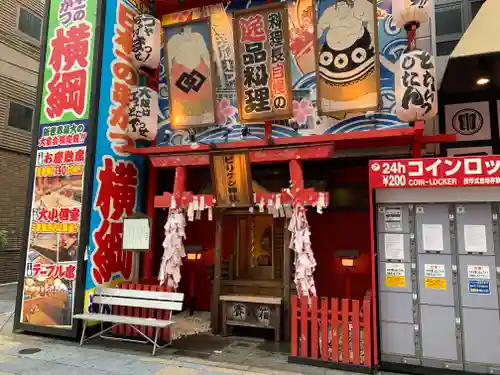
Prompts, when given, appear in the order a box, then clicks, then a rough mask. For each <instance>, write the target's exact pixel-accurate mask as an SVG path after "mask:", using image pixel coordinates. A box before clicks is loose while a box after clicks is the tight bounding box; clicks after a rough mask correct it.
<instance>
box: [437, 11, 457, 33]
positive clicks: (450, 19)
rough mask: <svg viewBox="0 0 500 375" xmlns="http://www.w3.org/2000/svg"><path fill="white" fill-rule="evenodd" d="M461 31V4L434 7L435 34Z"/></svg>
mask: <svg viewBox="0 0 500 375" xmlns="http://www.w3.org/2000/svg"><path fill="white" fill-rule="evenodd" d="M462 32H463V30H462V6H461V5H460V4H455V5H448V6H439V7H436V34H437V36H443V35H449V34H461V33H462Z"/></svg>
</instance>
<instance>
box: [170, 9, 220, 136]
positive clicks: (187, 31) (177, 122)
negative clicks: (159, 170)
mask: <svg viewBox="0 0 500 375" xmlns="http://www.w3.org/2000/svg"><path fill="white" fill-rule="evenodd" d="M211 38H212V32H211V26H210V19H209V18H202V19H199V20H196V21H191V22H185V23H180V24H175V25H172V26H169V27H167V28H166V29H165V40H166V42H165V43H166V44H165V45H166V48H165V66H166V70H167V78H168V93H169V95H168V98H169V105H170V108H169V109H170V123H171V126H172V128H185V127H206V126H211V125H214V124H215V107H216V106H215V104H216V101H215V85H216V78H215V73H214V72H215V69H214V66H213V63H212V40H211Z"/></svg>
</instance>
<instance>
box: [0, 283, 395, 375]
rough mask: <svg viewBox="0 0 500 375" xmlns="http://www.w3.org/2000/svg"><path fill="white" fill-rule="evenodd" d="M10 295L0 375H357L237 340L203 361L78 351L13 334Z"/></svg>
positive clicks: (0, 295)
mask: <svg viewBox="0 0 500 375" xmlns="http://www.w3.org/2000/svg"><path fill="white" fill-rule="evenodd" d="M12 291H14V293H12ZM13 296H15V286H8V287H6V286H0V327H1V328H0V375H13V374H15V375H84V374H85V375H167V374H168V375H299V374H306V375H347V374H352V375H355V374H354V373H352V372H344V371H336V370H327V369H323V368H318V367H312V366H302V365H295V364H289V363H287V362H286V356H280V357H277V356H276V355H275V354H273V353H269V352H266V351H265V350H260V351H259V350H257V351H256V350H255V347H256V346H258V345H261V346H262V345H263V344H262V342H261V341H255V340H249V341H245V340H244V339H242V340H236V341H235V343H234V344H230V345H229V346H226V347H225V349H224V350H218V348H213V350H211V354H210V355H209V356H208V355H207V356H202V357H203V358H196V356H193V355H190V356H189V357H188V356H186V355H183V353H188V352H189V351H188V350H179V349H168V348H167V349H163V350H161V351H160V352H159V353H158V354H157V356H156V357H152V356H151V352H150V349H151V347H150V346H145V345H136V344H129V343H116V342H112V341H111V342H110V341H108V340H98V339H96V340H93V341H91V342H89V343H88V344H85V345H84V346H83V347H80V346H78V344H77V343H75V342H71V341H64V340H59V339H52V338H45V337H38V336H31V335H27V334H13V333H12V323H13V309H14V303H13V300H12V297H13ZM214 342H215V341H214ZM190 353H191V354H193V353H195V352H190ZM207 358H209V359H207ZM235 362H237V363H235ZM385 375H389V374H385Z"/></svg>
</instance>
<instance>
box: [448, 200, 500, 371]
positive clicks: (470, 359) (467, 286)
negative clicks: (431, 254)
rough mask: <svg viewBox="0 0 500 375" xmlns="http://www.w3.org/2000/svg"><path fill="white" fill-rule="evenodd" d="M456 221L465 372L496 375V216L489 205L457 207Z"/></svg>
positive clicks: (499, 336)
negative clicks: (493, 374)
mask: <svg viewBox="0 0 500 375" xmlns="http://www.w3.org/2000/svg"><path fill="white" fill-rule="evenodd" d="M456 217H457V239H458V241H457V242H458V258H459V272H460V274H459V278H460V303H461V310H462V330H463V346H464V363H465V370H466V371H471V372H489V373H500V319H499V304H498V292H497V288H498V284H497V277H496V274H497V272H496V259H495V242H496V243H497V244H498V230H497V228H498V225H497V222H498V220H497V218H498V214H497V213H496V212H494V211H493V210H492V204H490V203H484V204H463V205H459V204H457V205H456ZM497 252H498V249H497Z"/></svg>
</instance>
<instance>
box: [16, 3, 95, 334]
mask: <svg viewBox="0 0 500 375" xmlns="http://www.w3.org/2000/svg"><path fill="white" fill-rule="evenodd" d="M49 6H50V9H49V12H48V15H49V16H48V19H46V22H47V23H48V25H47V38H46V44H45V46H44V48H45V50H46V52H45V67H44V69H43V70H42V71H41V73H40V74H42V75H43V81H42V87H41V88H40V89H41V96H40V98H41V103H40V104H39V105H40V108H41V110H40V119H39V120H40V122H39V131H38V138H37V143H38V144H37V152H36V156H35V158H34V162H32V163H33V164H32V173H33V174H34V176H33V186H32V189H33V190H32V199H31V202H28V204H29V205H30V207H31V209H30V211H31V215H30V216H31V217H30V226H29V231H28V233H27V236H28V239H27V241H26V243H27V248H26V249H25V251H26V253H25V259H26V260H25V268H24V274H21V275H20V285H19V293H18V300H17V304H16V320H15V323H14V324H15V328H21V329H23V330H26V331H30V330H35V331H36V330H41V331H43V332H46V333H48V332H51V333H52V332H54V333H55V331H52V330H51V329H62V330H63V333H61V331H59V333H55V334H56V335H57V334H61V335H67V336H70V335H72V333H71V330H72V329H73V328H74V325H73V308H74V304H75V300H74V296H75V288H76V284H75V281H76V275H77V269H78V249H79V237H80V223H81V211H82V200H83V199H82V198H83V197H82V195H83V186H84V167H85V157H86V152H87V131H88V119H89V109H90V95H91V85H92V67H93V57H94V52H93V49H94V39H95V37H96V36H95V24H96V13H97V3H96V0H87V1H86V2H74V3H72V2H67V1H62V0H53V1H51V2H50V5H49ZM39 95H40V94H39ZM21 259H24V258H21Z"/></svg>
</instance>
